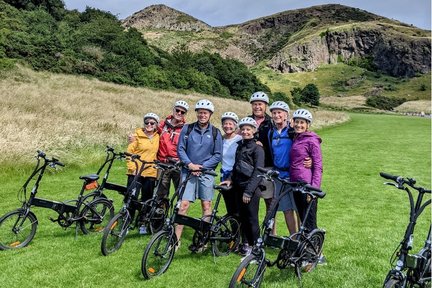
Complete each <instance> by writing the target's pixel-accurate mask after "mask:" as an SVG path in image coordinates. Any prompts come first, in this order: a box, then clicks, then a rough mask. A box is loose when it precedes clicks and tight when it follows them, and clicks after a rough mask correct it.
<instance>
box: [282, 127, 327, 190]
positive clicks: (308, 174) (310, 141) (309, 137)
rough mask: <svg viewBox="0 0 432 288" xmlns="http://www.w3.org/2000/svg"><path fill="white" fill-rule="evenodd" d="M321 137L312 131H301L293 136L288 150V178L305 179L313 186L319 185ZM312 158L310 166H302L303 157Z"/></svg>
mask: <svg viewBox="0 0 432 288" xmlns="http://www.w3.org/2000/svg"><path fill="white" fill-rule="evenodd" d="M321 142H322V140H321V138H320V137H319V136H318V135H317V134H315V133H314V132H303V133H300V134H297V135H296V136H295V137H294V142H293V144H292V147H291V151H290V168H289V174H290V180H291V181H300V180H302V181H305V182H307V183H309V184H311V185H312V186H314V187H317V188H320V187H321V178H322V171H323V165H322V153H321ZM306 157H310V158H311V159H312V167H311V168H310V169H309V168H305V167H304V166H303V162H304V159H305V158H306Z"/></svg>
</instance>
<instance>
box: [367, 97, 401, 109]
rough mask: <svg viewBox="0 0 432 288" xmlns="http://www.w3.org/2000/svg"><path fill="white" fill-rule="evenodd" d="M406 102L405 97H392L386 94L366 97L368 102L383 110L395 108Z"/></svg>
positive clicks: (369, 104)
mask: <svg viewBox="0 0 432 288" xmlns="http://www.w3.org/2000/svg"><path fill="white" fill-rule="evenodd" d="M404 102H406V99H405V98H390V97H386V96H381V95H376V96H370V97H368V98H367V99H366V104H367V105H368V106H371V107H375V108H378V109H382V110H389V111H391V110H393V108H395V107H397V106H399V105H401V104H402V103H404Z"/></svg>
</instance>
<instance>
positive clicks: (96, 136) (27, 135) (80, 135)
mask: <svg viewBox="0 0 432 288" xmlns="http://www.w3.org/2000/svg"><path fill="white" fill-rule="evenodd" d="M0 76H1V79H0V112H1V113H0V127H1V128H0V154H2V155H3V156H2V157H1V161H0V162H3V164H4V163H5V162H7V163H10V164H12V163H11V161H18V162H31V161H32V160H31V157H32V156H33V155H34V153H35V151H36V149H43V150H47V151H46V152H49V153H55V154H56V155H58V156H59V157H61V158H64V161H66V162H68V163H74V164H82V163H83V162H86V161H91V159H92V157H93V156H94V157H99V156H100V155H101V153H102V151H103V149H104V147H105V145H115V146H118V147H125V145H126V136H127V135H128V133H130V132H131V131H133V130H134V129H135V128H136V127H141V125H142V116H143V115H144V114H145V113H147V112H155V113H157V114H158V115H159V116H160V117H165V116H166V115H168V114H169V113H171V108H172V106H171V105H172V104H173V103H174V102H175V101H176V100H180V99H183V100H185V101H187V102H188V103H189V104H190V105H191V107H192V110H191V113H189V116H188V121H195V120H196V118H195V115H194V112H193V107H194V104H195V102H196V101H198V100H199V99H202V98H207V99H210V100H211V101H213V103H214V104H215V107H216V111H215V114H214V115H213V117H212V122H213V123H214V124H215V125H216V126H218V127H220V122H219V121H220V116H221V114H222V113H223V112H225V111H233V112H235V113H237V114H238V115H239V117H244V116H246V115H248V114H249V113H250V104H249V103H248V102H246V101H238V100H232V99H227V98H219V97H213V96H209V95H204V94H198V93H193V94H180V93H174V92H168V91H163V90H151V89H146V88H134V87H130V86H127V85H117V84H112V83H107V82H102V81H99V80H95V79H91V78H86V77H78V76H71V75H65V74H55V73H49V72H35V71H33V70H31V69H28V68H24V67H21V66H16V67H15V68H13V69H12V70H0ZM314 113H315V118H316V119H317V121H315V122H314V128H315V129H319V128H321V127H324V126H329V125H333V124H336V123H341V122H345V121H347V120H348V116H347V115H346V114H345V113H340V112H339V113H338V112H329V111H315V112H314ZM76 151H80V152H79V153H77V152H76Z"/></svg>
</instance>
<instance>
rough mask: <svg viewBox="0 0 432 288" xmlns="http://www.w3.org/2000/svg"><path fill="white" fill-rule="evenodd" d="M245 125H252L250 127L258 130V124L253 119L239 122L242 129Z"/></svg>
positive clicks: (249, 118)
mask: <svg viewBox="0 0 432 288" xmlns="http://www.w3.org/2000/svg"><path fill="white" fill-rule="evenodd" d="M243 125H250V126H252V127H254V128H255V129H257V128H258V124H257V122H256V121H255V120H254V119H253V118H251V117H245V118H242V119H241V120H240V122H239V127H240V128H241V127H242V126H243Z"/></svg>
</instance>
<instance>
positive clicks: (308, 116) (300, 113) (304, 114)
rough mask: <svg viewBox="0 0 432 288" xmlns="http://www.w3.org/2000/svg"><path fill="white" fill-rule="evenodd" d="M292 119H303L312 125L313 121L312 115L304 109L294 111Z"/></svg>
mask: <svg viewBox="0 0 432 288" xmlns="http://www.w3.org/2000/svg"><path fill="white" fill-rule="evenodd" d="M292 117H293V119H296V118H300V119H304V120H306V121H309V123H310V124H312V120H313V117H312V113H311V112H309V110H306V109H297V110H296V111H294V113H293V116H292Z"/></svg>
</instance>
